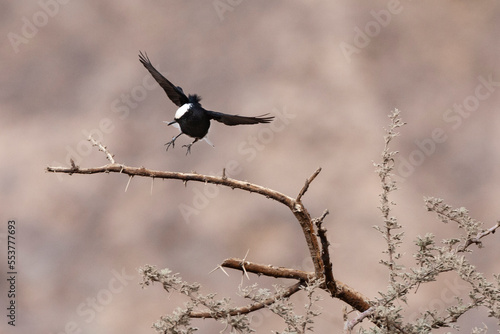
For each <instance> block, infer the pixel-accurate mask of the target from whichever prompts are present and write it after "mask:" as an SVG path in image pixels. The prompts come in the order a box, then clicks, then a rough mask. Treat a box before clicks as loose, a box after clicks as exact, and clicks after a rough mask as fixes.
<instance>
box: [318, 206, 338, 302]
mask: <svg viewBox="0 0 500 334" xmlns="http://www.w3.org/2000/svg"><path fill="white" fill-rule="evenodd" d="M328 213H329V212H328V210H325V212H323V214H322V215H321V217H319V218H317V219H314V222H315V224H316V227H317V229H318V236H319V240H321V248H322V251H321V260H322V261H323V265H324V267H325V273H324V274H325V285H326V288H327V289H328V291H330V294H331V295H332V297H335V295H336V294H337V286H336V284H335V279H334V278H333V268H332V262H331V261H330V251H329V250H328V247H329V246H330V242H328V239H327V238H326V229H325V228H324V227H323V225H322V223H323V219H325V217H326V215H327V214H328Z"/></svg>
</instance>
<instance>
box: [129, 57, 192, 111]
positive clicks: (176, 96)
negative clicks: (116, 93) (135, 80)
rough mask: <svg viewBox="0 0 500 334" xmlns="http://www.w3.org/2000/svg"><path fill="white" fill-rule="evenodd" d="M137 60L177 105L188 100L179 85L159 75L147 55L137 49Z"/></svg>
mask: <svg viewBox="0 0 500 334" xmlns="http://www.w3.org/2000/svg"><path fill="white" fill-rule="evenodd" d="M139 61H140V62H141V63H142V65H144V67H145V68H146V69H147V70H148V71H149V73H151V75H152V76H153V78H155V80H156V82H158V84H160V86H161V88H163V90H164V91H165V93H167V95H168V98H169V99H170V100H171V101H172V102H173V103H175V104H176V105H177V106H179V107H180V106H182V105H183V104H186V103H188V102H189V100H188V98H187V96H186V95H185V94H184V92H183V91H182V88H181V87H176V86H174V84H172V83H171V82H170V81H168V80H167V78H165V77H164V76H163V75H161V73H160V72H158V71H157V70H156V68H154V66H153V65H152V64H151V61H150V60H149V58H148V55H147V54H146V53H145V54H143V53H142V52H141V51H139Z"/></svg>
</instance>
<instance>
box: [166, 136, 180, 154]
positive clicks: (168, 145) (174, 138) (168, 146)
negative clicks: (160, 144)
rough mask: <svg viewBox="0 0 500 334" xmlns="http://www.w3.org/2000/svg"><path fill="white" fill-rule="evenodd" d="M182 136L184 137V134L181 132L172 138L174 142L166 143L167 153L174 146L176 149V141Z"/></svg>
mask: <svg viewBox="0 0 500 334" xmlns="http://www.w3.org/2000/svg"><path fill="white" fill-rule="evenodd" d="M180 135H182V132H181V133H179V134H178V135H177V136H175V137H172V140H171V141H169V142H168V143H166V144H165V145H167V151H168V149H169V148H170V145H172V148H174V147H175V140H176V139H177V138H179V136H180Z"/></svg>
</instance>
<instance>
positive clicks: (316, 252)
mask: <svg viewBox="0 0 500 334" xmlns="http://www.w3.org/2000/svg"><path fill="white" fill-rule="evenodd" d="M89 140H90V141H91V142H92V143H93V144H94V146H97V147H99V150H100V151H103V152H104V153H105V154H106V158H107V159H108V160H110V161H111V163H110V164H107V165H104V166H101V167H91V168H82V167H79V166H77V165H76V164H75V163H74V162H73V161H71V167H54V166H51V167H47V169H46V170H47V172H51V173H66V174H70V175H72V174H99V173H120V174H125V175H128V176H129V182H130V179H131V178H132V177H134V176H141V177H150V178H153V179H156V178H158V179H175V180H181V181H183V182H184V183H186V182H188V181H196V182H203V183H212V184H216V185H222V186H226V187H230V188H231V189H235V188H236V189H241V190H245V191H248V192H251V193H257V194H260V195H262V196H265V197H267V198H270V199H272V200H275V201H277V202H279V203H281V204H284V205H285V206H287V207H288V208H289V209H290V211H292V213H293V215H294V216H295V218H296V219H297V221H298V222H299V223H300V226H301V228H302V231H303V233H304V236H305V239H306V243H307V246H308V248H309V252H310V255H311V258H312V260H313V264H314V269H315V271H314V273H306V272H300V271H297V270H293V269H284V268H272V267H270V266H267V267H266V266H262V265H256V264H251V263H249V262H246V261H245V262H244V266H243V267H242V262H241V261H240V262H238V264H237V265H235V263H234V259H228V260H226V261H224V263H223V264H222V265H221V267H230V268H234V269H242V268H244V269H245V270H247V271H248V272H254V273H256V274H270V273H271V272H273V273H274V275H276V276H275V277H278V276H279V275H285V274H288V275H291V276H290V277H289V278H296V279H299V280H301V281H309V280H310V279H312V277H313V276H315V277H316V278H323V277H325V276H326V282H327V284H326V289H327V290H328V291H329V292H330V293H331V294H332V296H333V295H335V296H336V297H338V298H339V299H342V300H344V301H346V302H347V303H348V304H349V305H351V306H353V307H354V308H355V309H357V310H359V311H360V312H363V311H365V310H366V309H368V308H369V304H368V302H367V301H368V299H367V298H366V297H365V296H363V295H362V294H360V293H358V292H357V291H355V290H353V289H352V288H350V287H347V286H345V285H344V284H342V283H340V282H337V284H335V280H334V279H333V274H332V270H331V263H330V260H329V254H328V249H327V248H328V245H329V243H328V241H327V240H326V234H324V232H323V230H322V231H321V232H319V233H320V235H322V236H321V240H322V248H323V249H321V247H320V245H319V242H318V238H317V237H316V234H315V232H314V223H315V222H318V221H319V222H321V221H323V219H324V218H325V216H326V215H327V211H325V213H324V214H323V215H322V216H321V217H320V218H319V219H313V218H311V216H310V214H309V213H308V211H307V210H306V208H305V207H304V205H303V204H302V197H303V196H304V194H305V193H306V192H307V190H308V188H309V186H310V184H311V183H312V182H313V181H314V179H315V178H316V177H317V176H318V174H319V173H320V172H321V168H318V169H317V170H316V171H315V172H314V173H313V174H312V175H311V176H310V177H309V178H308V179H307V180H306V182H305V184H304V186H303V187H302V188H301V190H300V191H299V193H298V195H297V197H296V198H292V197H289V196H287V195H285V194H283V193H280V192H278V191H275V190H272V189H269V188H266V187H263V186H260V185H257V184H253V183H250V182H246V181H240V180H236V179H232V178H229V177H227V175H226V173H225V171H223V175H222V177H218V176H211V175H203V174H198V173H179V172H169V171H158V170H151V169H147V168H145V167H130V166H125V165H122V164H118V163H115V161H114V159H113V155H112V154H111V153H110V152H109V151H108V150H107V148H106V147H105V146H104V145H102V144H100V143H99V142H97V141H95V140H94V139H93V138H89ZM322 252H323V257H322ZM325 260H326V262H327V265H328V271H325V263H324V261H325ZM273 270H274V271H273ZM325 273H328V274H326V275H325ZM274 275H273V274H270V276H274ZM294 275H296V276H295V277H294ZM297 275H298V276H297Z"/></svg>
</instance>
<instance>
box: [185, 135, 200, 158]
mask: <svg viewBox="0 0 500 334" xmlns="http://www.w3.org/2000/svg"><path fill="white" fill-rule="evenodd" d="M197 141H198V138H196V139H195V140H193V142H192V143H191V144H189V145H182V147H187V152H186V155H188V154H189V153H191V146H193V144H194V143H196V142H197Z"/></svg>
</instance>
